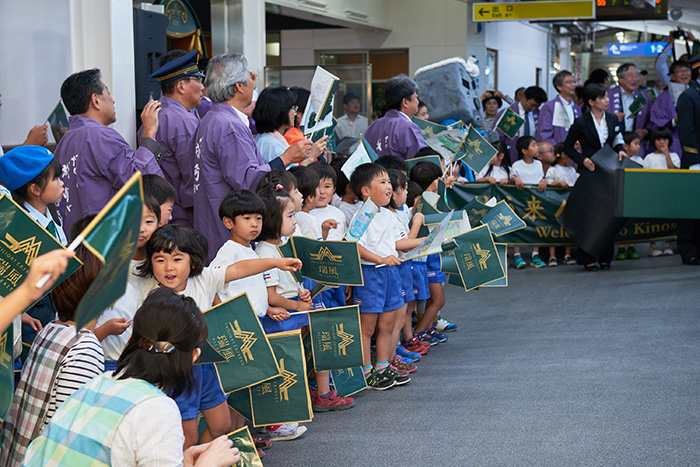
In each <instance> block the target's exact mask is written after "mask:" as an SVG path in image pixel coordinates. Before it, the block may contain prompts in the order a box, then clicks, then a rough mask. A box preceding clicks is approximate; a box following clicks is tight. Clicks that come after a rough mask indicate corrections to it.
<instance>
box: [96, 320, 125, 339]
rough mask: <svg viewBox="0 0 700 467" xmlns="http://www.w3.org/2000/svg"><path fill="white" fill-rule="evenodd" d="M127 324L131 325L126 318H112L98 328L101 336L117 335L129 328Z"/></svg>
mask: <svg viewBox="0 0 700 467" xmlns="http://www.w3.org/2000/svg"><path fill="white" fill-rule="evenodd" d="M129 326H131V323H130V322H129V321H128V320H127V319H126V318H112V319H110V320H108V321H106V322H105V323H104V324H103V325H102V326H100V327H99V328H98V329H99V330H100V335H101V336H104V337H107V336H118V335H119V334H122V333H123V332H124V331H126V330H127V329H129Z"/></svg>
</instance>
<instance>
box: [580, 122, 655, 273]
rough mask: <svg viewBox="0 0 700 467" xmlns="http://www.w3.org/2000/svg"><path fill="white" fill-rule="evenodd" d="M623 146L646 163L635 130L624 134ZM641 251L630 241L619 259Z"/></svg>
mask: <svg viewBox="0 0 700 467" xmlns="http://www.w3.org/2000/svg"><path fill="white" fill-rule="evenodd" d="M622 139H623V141H624V142H623V143H622V148H623V149H624V151H625V152H626V153H627V156H628V157H629V158H630V160H632V161H634V162H636V163H637V164H639V165H644V159H643V158H641V157H639V155H638V154H639V151H640V150H641V143H640V139H639V135H638V134H637V133H635V132H634V131H626V132H624V133H623V134H622ZM576 150H577V151H578V150H579V149H578V148H577V149H576ZM639 258H640V256H639V253H637V251H636V250H635V249H634V247H633V246H632V245H630V244H629V243H628V244H627V248H625V245H621V246H620V248H619V249H618V250H617V259H618V260H620V261H622V260H625V259H639Z"/></svg>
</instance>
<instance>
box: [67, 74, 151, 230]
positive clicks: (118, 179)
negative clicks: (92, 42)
mask: <svg viewBox="0 0 700 467" xmlns="http://www.w3.org/2000/svg"><path fill="white" fill-rule="evenodd" d="M100 77H101V75H100V70H98V69H97V68H93V69H92V70H85V71H81V72H78V73H74V74H72V75H70V76H69V77H68V78H67V79H66V80H65V81H64V82H63V84H62V85H61V99H63V103H64V104H65V106H66V109H68V112H69V113H70V114H71V117H70V119H69V120H68V125H69V128H68V132H66V134H65V135H64V136H63V138H61V142H60V143H58V146H57V147H56V151H55V154H56V157H57V158H58V162H60V163H61V167H62V175H61V177H62V179H63V183H64V184H65V190H64V192H63V201H62V202H61V204H60V206H59V210H60V212H61V215H62V216H63V218H64V221H65V222H64V226H63V231H64V232H69V231H70V227H71V226H72V225H73V224H74V223H75V221H77V220H78V219H80V218H82V217H84V216H87V215H89V214H96V213H98V212H99V211H100V209H102V208H103V207H104V206H105V205H106V204H107V202H108V201H109V200H110V199H111V198H112V196H114V195H115V194H116V192H117V191H118V190H119V189H120V188H121V187H122V186H123V185H124V183H126V182H127V181H128V180H129V178H130V177H131V176H132V175H133V174H134V172H135V171H137V170H140V171H141V172H143V173H145V174H156V175H160V176H161V177H162V176H163V172H161V170H160V167H159V166H158V160H159V159H160V157H161V155H162V154H163V151H164V149H163V147H162V146H161V145H160V144H158V142H156V140H155V137H156V132H157V131H158V112H159V111H160V102H158V101H151V102H149V103H148V104H146V107H144V109H143V112H141V121H142V122H143V137H142V138H141V140H140V145H141V147H139V148H138V149H137V150H136V151H134V150H132V149H131V148H130V147H129V144H128V143H127V142H126V141H125V140H124V138H122V136H121V135H120V134H119V133H118V132H117V131H116V130H114V129H113V128H110V127H109V125H111V124H112V123H114V122H116V121H117V115H116V112H115V110H114V99H113V98H112V96H111V95H110V93H109V89H108V88H107V85H106V84H105V83H103V82H102V81H101V79H100Z"/></svg>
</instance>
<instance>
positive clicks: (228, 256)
mask: <svg viewBox="0 0 700 467" xmlns="http://www.w3.org/2000/svg"><path fill="white" fill-rule="evenodd" d="M245 259H260V257H259V256H258V255H257V253H256V252H255V251H253V249H252V248H251V247H249V246H243V245H241V244H240V243H238V242H234V241H233V240H228V241H227V242H226V243H224V244H223V246H222V247H221V248H219V251H218V253H216V257H215V258H214V259H213V260H212V262H211V265H212V266H228V265H229V264H233V263H236V262H238V261H242V260H245ZM242 293H246V294H248V299H249V300H250V304H251V305H252V306H253V311H255V314H256V315H257V316H261V317H262V316H265V315H266V314H267V286H266V285H265V279H264V278H263V274H262V273H259V274H255V275H252V276H248V277H244V278H242V279H237V280H235V281H231V282H229V283H228V287H226V291H225V292H220V293H219V298H221V301H222V302H225V301H226V300H229V299H231V298H234V297H237V296H239V295H240V294H242Z"/></svg>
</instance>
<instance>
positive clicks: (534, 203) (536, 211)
mask: <svg viewBox="0 0 700 467" xmlns="http://www.w3.org/2000/svg"><path fill="white" fill-rule="evenodd" d="M540 211H544V207H543V206H542V201H540V200H538V199H537V198H535V195H532V199H531V200H530V201H528V202H527V207H526V208H525V212H526V213H527V214H525V215H524V216H523V217H524V218H525V219H530V220H531V221H533V222H534V221H536V220H537V218H540V219H547V218H546V217H545V216H544V215H543V214H542V213H541V212H540Z"/></svg>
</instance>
